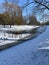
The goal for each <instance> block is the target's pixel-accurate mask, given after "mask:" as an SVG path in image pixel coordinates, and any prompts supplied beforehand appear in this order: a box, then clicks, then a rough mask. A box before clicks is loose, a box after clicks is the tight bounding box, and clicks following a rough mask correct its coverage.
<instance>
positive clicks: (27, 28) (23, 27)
mask: <svg viewBox="0 0 49 65" xmlns="http://www.w3.org/2000/svg"><path fill="white" fill-rule="evenodd" d="M38 27H39V26H32V25H21V26H20V25H19V26H18V25H14V26H11V28H10V27H9V28H3V27H2V28H1V29H0V30H1V31H12V32H20V31H31V30H33V29H35V28H38Z"/></svg>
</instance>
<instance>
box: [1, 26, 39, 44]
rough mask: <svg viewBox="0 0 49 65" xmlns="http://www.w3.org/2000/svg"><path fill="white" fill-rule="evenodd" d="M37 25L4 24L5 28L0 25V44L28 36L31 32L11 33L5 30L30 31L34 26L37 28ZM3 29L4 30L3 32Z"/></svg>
mask: <svg viewBox="0 0 49 65" xmlns="http://www.w3.org/2000/svg"><path fill="white" fill-rule="evenodd" d="M38 27H39V26H31V25H30V26H28V25H21V26H18V25H17V26H16V25H14V26H11V28H10V26H9V25H6V26H5V28H4V27H3V26H2V25H0V45H4V44H6V43H7V44H8V43H12V42H16V41H17V40H20V39H24V38H26V37H28V36H30V35H31V34H30V33H27V34H18V35H16V34H11V33H8V32H7V33H6V31H14V32H15V31H16V32H17V31H30V30H32V29H35V28H38ZM4 31H5V32H4Z"/></svg>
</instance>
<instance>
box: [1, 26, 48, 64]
mask: <svg viewBox="0 0 49 65" xmlns="http://www.w3.org/2000/svg"><path fill="white" fill-rule="evenodd" d="M40 48H41V49H40ZM42 48H44V49H42ZM48 48H49V26H48V27H47V29H46V31H45V32H44V33H42V34H41V35H39V36H38V37H36V38H34V39H31V40H28V41H26V42H23V43H22V44H20V45H16V46H14V47H11V48H9V49H6V50H3V51H1V52H0V65H49V49H48Z"/></svg>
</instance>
